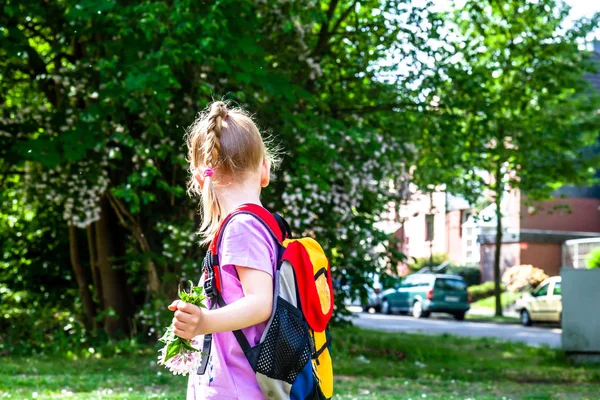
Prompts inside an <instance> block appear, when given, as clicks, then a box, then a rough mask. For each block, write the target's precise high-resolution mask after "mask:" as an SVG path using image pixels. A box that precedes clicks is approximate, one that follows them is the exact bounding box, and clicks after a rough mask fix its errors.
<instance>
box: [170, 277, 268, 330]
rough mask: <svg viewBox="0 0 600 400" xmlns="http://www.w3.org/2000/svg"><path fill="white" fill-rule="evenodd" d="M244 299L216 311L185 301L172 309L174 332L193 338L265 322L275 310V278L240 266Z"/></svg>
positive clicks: (176, 303) (172, 305) (178, 302)
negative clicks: (173, 312) (173, 313)
mask: <svg viewBox="0 0 600 400" xmlns="http://www.w3.org/2000/svg"><path fill="white" fill-rule="evenodd" d="M236 269H237V272H238V276H239V278H240V282H241V284H242V288H243V290H244V297H242V298H241V299H239V300H237V301H234V302H233V303H231V304H228V305H227V306H226V307H222V308H217V309H214V310H204V309H201V308H200V307H197V306H195V305H193V304H188V303H184V302H182V301H181V300H176V301H174V302H173V303H172V304H171V305H170V306H169V310H171V311H175V318H173V326H174V328H175V329H174V333H175V334H176V335H177V336H179V337H181V338H183V339H191V338H193V337H194V336H197V335H205V334H207V333H214V332H226V331H234V330H238V329H243V328H247V327H249V326H253V325H257V324H260V323H261V322H265V321H266V320H268V319H269V317H270V316H271V311H272V308H273V277H272V276H271V275H269V274H267V273H266V272H264V271H260V270H257V269H254V268H246V267H236Z"/></svg>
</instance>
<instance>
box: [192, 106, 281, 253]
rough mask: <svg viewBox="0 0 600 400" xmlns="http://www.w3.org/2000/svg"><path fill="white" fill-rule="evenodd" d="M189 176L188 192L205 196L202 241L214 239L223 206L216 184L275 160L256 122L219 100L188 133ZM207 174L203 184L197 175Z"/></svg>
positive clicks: (201, 116)
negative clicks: (196, 177)
mask: <svg viewBox="0 0 600 400" xmlns="http://www.w3.org/2000/svg"><path fill="white" fill-rule="evenodd" d="M187 145H188V162H189V163H190V167H189V171H190V180H189V182H188V193H189V194H196V195H200V197H201V198H202V225H201V227H200V232H199V233H200V235H201V236H202V237H203V238H204V240H203V243H208V242H210V241H211V240H212V238H213V237H214V235H215V233H216V232H217V230H218V228H219V224H220V222H221V217H222V215H221V214H222V208H221V204H220V202H219V198H218V197H217V190H216V187H217V186H218V185H219V183H220V182H222V180H223V179H227V180H229V181H231V180H240V179H243V178H244V177H245V176H246V172H248V171H251V170H257V169H258V168H259V167H260V165H261V164H262V162H263V161H264V160H265V159H266V160H269V161H271V163H272V164H273V163H275V160H274V158H273V157H272V156H271V153H270V152H269V150H268V149H267V147H266V146H265V144H264V142H263V140H262V137H261V135H260V132H259V131H258V128H257V127H256V124H254V122H253V121H252V119H251V118H250V117H249V116H248V114H246V112H245V111H243V110H240V109H229V108H228V107H227V104H225V103H224V102H222V101H216V102H214V103H212V104H211V106H210V108H209V110H208V111H207V112H204V113H202V114H200V116H199V118H198V119H197V120H196V121H195V122H194V124H192V126H191V127H190V128H189V130H188V135H187ZM198 174H202V175H203V176H204V185H203V186H202V188H200V184H199V183H198V181H197V180H196V179H195V175H198Z"/></svg>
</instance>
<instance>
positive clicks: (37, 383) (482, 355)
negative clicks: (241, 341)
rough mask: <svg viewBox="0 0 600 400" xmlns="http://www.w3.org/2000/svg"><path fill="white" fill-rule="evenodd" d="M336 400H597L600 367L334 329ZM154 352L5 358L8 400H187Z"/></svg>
mask: <svg viewBox="0 0 600 400" xmlns="http://www.w3.org/2000/svg"><path fill="white" fill-rule="evenodd" d="M333 337H334V349H333V353H334V366H335V374H336V387H335V390H336V396H335V398H336V399H373V400H374V399H384V400H385V399H413V400H417V399H424V398H437V399H468V398H471V399H530V400H534V399H535V400H542V399H599V398H600V366H587V367H584V366H574V365H571V364H570V363H568V362H567V360H566V359H565V358H564V356H563V355H562V353H560V352H559V351H555V350H552V349H549V348H530V347H527V346H525V345H522V344H516V343H501V342H497V341H495V340H491V339H476V340H474V339H468V338H458V337H451V336H425V335H413V334H398V333H383V332H375V331H363V330H359V329H335V330H334V331H333ZM155 359H156V357H155V353H154V351H148V350H145V351H141V352H140V354H138V355H135V356H128V357H126V356H117V357H112V358H107V359H102V358H99V359H95V358H91V359H51V358H47V357H27V358H23V357H12V356H8V357H4V358H3V360H2V362H1V363H0V399H4V398H11V399H34V398H36V399H77V400H80V399H81V400H83V399H86V400H88V399H90V400H92V399H104V400H113V399H131V400H133V399H184V398H185V385H186V378H184V377H181V376H172V375H170V374H169V373H168V371H166V370H165V369H163V368H162V367H158V366H157V365H156V363H155V362H154V360H155Z"/></svg>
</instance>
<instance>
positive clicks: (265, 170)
mask: <svg viewBox="0 0 600 400" xmlns="http://www.w3.org/2000/svg"><path fill="white" fill-rule="evenodd" d="M270 182H271V163H270V162H269V160H267V159H266V158H265V160H264V161H263V163H262V165H261V166H260V187H263V188H265V187H267V186H269V183H270Z"/></svg>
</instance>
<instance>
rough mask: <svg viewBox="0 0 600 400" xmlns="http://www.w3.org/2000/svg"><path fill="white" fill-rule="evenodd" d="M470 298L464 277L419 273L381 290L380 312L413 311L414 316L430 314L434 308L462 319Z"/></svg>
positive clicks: (420, 316)
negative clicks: (392, 286)
mask: <svg viewBox="0 0 600 400" xmlns="http://www.w3.org/2000/svg"><path fill="white" fill-rule="evenodd" d="M470 302H471V298H470V296H469V292H468V291H467V284H466V283H465V281H464V279H463V278H462V277H460V276H456V275H442V274H426V273H423V274H419V273H416V274H412V275H409V276H407V277H406V278H404V280H403V281H402V284H401V285H400V287H398V288H393V289H387V290H384V291H383V292H382V293H381V312H382V313H383V314H389V313H391V312H404V313H410V314H412V316H413V317H415V318H427V317H429V315H431V313H432V312H442V313H448V314H452V315H453V316H454V318H455V319H457V320H459V321H462V320H463V319H465V314H466V313H467V311H468V310H469V308H470V306H469V303H470Z"/></svg>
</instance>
